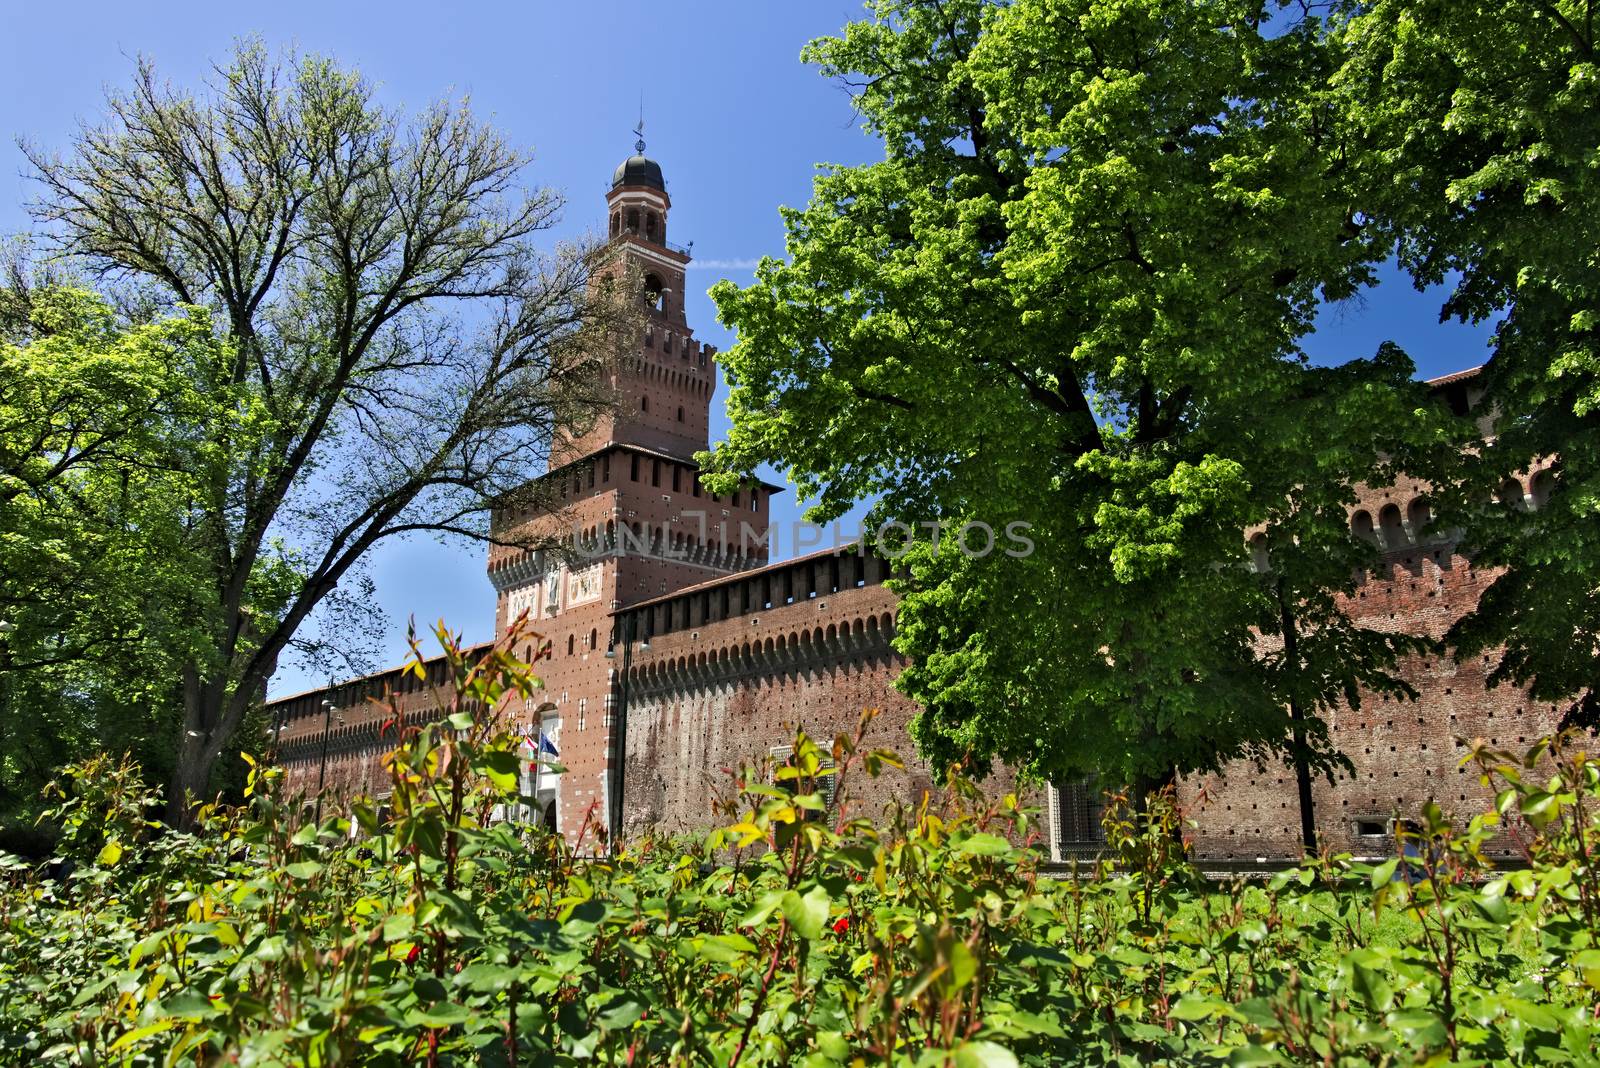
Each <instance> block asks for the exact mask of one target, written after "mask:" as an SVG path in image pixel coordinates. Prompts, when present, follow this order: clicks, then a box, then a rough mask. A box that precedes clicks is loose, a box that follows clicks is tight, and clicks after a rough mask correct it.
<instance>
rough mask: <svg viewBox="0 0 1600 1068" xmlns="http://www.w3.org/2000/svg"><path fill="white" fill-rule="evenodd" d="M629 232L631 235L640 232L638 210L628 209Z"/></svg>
mask: <svg viewBox="0 0 1600 1068" xmlns="http://www.w3.org/2000/svg"><path fill="white" fill-rule="evenodd" d="M628 231H629V232H630V233H638V232H639V209H638V208H629V209H628Z"/></svg>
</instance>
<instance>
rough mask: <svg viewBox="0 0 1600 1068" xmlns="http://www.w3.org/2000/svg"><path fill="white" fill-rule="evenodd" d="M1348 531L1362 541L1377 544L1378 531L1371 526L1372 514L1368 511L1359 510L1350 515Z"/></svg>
mask: <svg viewBox="0 0 1600 1068" xmlns="http://www.w3.org/2000/svg"><path fill="white" fill-rule="evenodd" d="M1350 533H1352V534H1354V535H1355V536H1356V537H1358V538H1360V539H1361V540H1362V541H1364V542H1368V543H1370V544H1372V545H1376V544H1378V532H1377V531H1376V530H1374V529H1373V527H1372V515H1371V513H1369V512H1366V511H1360V512H1357V513H1356V514H1355V515H1353V516H1351V517H1350Z"/></svg>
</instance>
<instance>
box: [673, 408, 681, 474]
mask: <svg viewBox="0 0 1600 1068" xmlns="http://www.w3.org/2000/svg"><path fill="white" fill-rule="evenodd" d="M678 418H679V420H682V419H683V409H682V408H679V409H678ZM682 474H683V469H682V468H681V467H679V466H678V465H677V464H673V465H672V492H673V493H677V492H678V479H679V476H681V475H682Z"/></svg>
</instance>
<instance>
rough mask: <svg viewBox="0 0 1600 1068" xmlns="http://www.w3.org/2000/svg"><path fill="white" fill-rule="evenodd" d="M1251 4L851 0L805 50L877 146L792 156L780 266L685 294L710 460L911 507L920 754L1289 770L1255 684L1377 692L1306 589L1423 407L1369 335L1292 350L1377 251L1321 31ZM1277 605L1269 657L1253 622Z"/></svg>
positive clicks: (904, 642) (888, 514)
mask: <svg viewBox="0 0 1600 1068" xmlns="http://www.w3.org/2000/svg"><path fill="white" fill-rule="evenodd" d="M1275 10H1276V5H1274V4H1262V3H1250V2H1241V0H1204V2H1198V3H1197V2H1191V0H1133V2H1129V0H1019V2H1016V3H1009V4H1001V3H986V2H981V0H954V2H935V0H882V2H878V3H873V4H870V5H869V14H870V17H869V18H868V19H866V20H863V21H859V22H855V23H852V24H850V25H849V26H847V27H846V28H845V30H844V31H843V33H842V34H841V35H839V36H837V37H832V38H824V39H821V40H818V41H815V42H813V43H812V44H811V45H810V46H809V47H808V48H807V50H806V52H805V58H806V59H808V60H810V61H811V62H814V63H816V64H817V65H818V66H819V67H820V68H821V70H822V72H823V73H824V74H825V75H827V76H830V77H836V78H838V79H840V80H842V81H844V82H845V83H846V84H847V85H848V86H850V87H852V88H853V89H855V90H857V96H856V104H857V107H858V110H859V111H860V113H861V115H862V118H863V120H864V122H865V125H866V128H867V129H868V130H869V132H871V133H873V134H875V135H877V136H878V137H880V138H881V139H882V141H883V144H884V159H883V160H882V161H880V162H876V163H872V164H869V165H865V166H857V167H835V168H825V169H824V170H823V172H822V173H821V175H820V176H819V177H818V178H817V179H816V183H815V188H814V193H813V198H812V201H811V203H810V204H809V205H808V206H806V207H805V208H804V209H800V210H787V211H785V212H784V221H785V224H786V226H787V230H788V243H787V252H788V259H787V261H785V262H779V261H776V260H768V261H765V262H764V263H763V264H762V266H761V267H760V269H759V270H758V272H757V278H756V281H755V283H754V284H753V285H751V286H749V287H746V288H743V289H741V288H739V287H737V286H735V285H733V284H731V283H728V282H724V283H721V284H720V285H718V286H717V287H715V288H714V289H713V290H712V296H713V298H714V299H715V300H716V301H717V304H718V309H719V312H720V314H721V317H722V319H723V320H724V322H726V323H727V324H728V325H730V326H731V327H734V328H736V329H737V330H738V332H739V340H738V343H737V344H736V345H735V346H733V347H732V349H731V350H729V351H728V352H727V353H725V354H724V356H723V365H724V367H725V369H726V371H727V374H728V377H729V380H730V382H731V384H732V395H731V398H730V402H729V410H730V414H731V416H732V418H733V426H732V428H731V430H730V431H729V435H728V438H727V440H726V442H724V443H722V444H721V445H719V446H718V447H717V449H716V450H715V452H714V453H713V454H711V456H710V457H709V458H706V459H707V463H708V465H709V467H710V469H711V470H713V471H714V472H718V473H719V474H717V475H714V476H713V477H712V478H711V480H710V481H711V482H712V483H713V484H714V485H716V486H719V487H721V488H724V489H727V488H729V487H731V486H732V485H733V484H734V481H735V480H736V479H737V477H738V476H739V475H741V474H743V473H748V472H749V471H751V470H753V469H754V468H755V466H756V465H757V464H760V463H767V462H771V463H776V464H778V465H780V466H782V467H785V468H787V469H788V471H789V473H790V475H791V477H793V478H794V479H795V480H796V482H797V485H798V487H799V491H800V492H801V493H802V494H804V495H808V496H812V497H814V498H815V499H816V501H817V504H816V507H815V509H814V511H813V516H814V517H815V518H827V517H831V516H833V515H836V514H839V513H840V512H842V511H843V510H844V509H845V508H847V507H848V506H849V505H851V504H852V503H854V502H855V501H856V500H859V499H861V498H863V497H867V496H877V497H878V499H879V504H878V507H877V510H876V511H875V512H874V517H873V518H874V521H875V522H882V521H883V520H886V519H895V520H899V521H901V522H903V523H906V524H923V523H934V522H942V523H944V524H945V525H946V527H945V530H946V538H945V543H944V544H943V545H941V546H940V547H937V548H936V547H934V546H932V545H930V544H928V543H927V541H926V540H925V541H924V542H923V543H922V544H920V545H919V546H918V547H917V549H915V550H914V551H913V553H912V555H911V556H910V558H909V559H908V560H907V561H906V566H907V570H908V574H907V575H906V577H905V579H904V581H903V582H902V583H901V585H900V587H899V592H900V593H901V594H902V597H903V601H902V608H901V615H900V631H899V635H900V636H899V639H898V645H899V648H900V649H901V650H902V651H903V652H905V653H907V654H909V655H910V657H911V664H910V665H909V667H908V668H907V670H906V671H905V672H904V673H903V674H902V675H901V676H900V683H899V684H900V686H901V687H902V689H903V690H904V691H905V692H906V693H907V694H908V695H910V696H912V697H913V698H915V699H916V700H917V702H918V703H919V704H920V705H921V707H922V709H923V711H922V713H921V715H920V716H919V717H918V719H917V721H916V725H915V727H914V734H915V737H916V740H917V743H918V745H919V747H920V748H921V750H922V751H923V752H924V753H925V754H927V755H929V756H930V757H931V758H932V761H933V763H935V765H937V766H943V765H944V764H946V763H948V762H949V761H951V760H953V759H956V758H959V757H963V756H968V755H970V756H971V757H973V758H974V759H976V760H977V761H979V762H980V763H981V762H984V761H987V760H989V759H991V758H998V759H1003V760H1006V761H1008V762H1011V763H1012V764H1013V765H1015V766H1018V767H1021V768H1024V769H1026V770H1027V771H1029V772H1033V773H1037V774H1039V775H1041V776H1061V775H1069V774H1074V773H1082V772H1089V771H1094V772H1099V773H1101V774H1104V775H1107V776H1110V777H1112V778H1120V779H1122V780H1124V781H1128V780H1133V779H1136V778H1139V777H1147V778H1151V779H1159V778H1162V777H1164V776H1166V775H1168V774H1169V773H1170V772H1171V769H1173V768H1174V767H1176V768H1178V769H1180V770H1182V771H1190V770H1195V769H1201V768H1210V767H1215V766H1217V765H1218V764H1220V763H1222V762H1225V761H1227V760H1229V759H1232V758H1236V757H1241V756H1248V757H1256V758H1262V759H1266V758H1275V757H1277V756H1279V755H1282V754H1284V753H1286V752H1288V753H1290V754H1291V755H1293V756H1295V757H1296V758H1297V759H1301V760H1304V761H1308V762H1311V763H1313V764H1317V765H1324V764H1327V763H1329V762H1331V761H1332V760H1333V759H1334V758H1333V756H1332V754H1330V753H1329V752H1328V751H1327V750H1328V746H1327V744H1326V737H1325V734H1324V733H1323V732H1322V730H1321V725H1320V723H1319V722H1316V721H1313V722H1309V723H1307V724H1306V726H1305V729H1304V731H1303V732H1302V733H1303V736H1302V737H1301V738H1299V739H1292V738H1291V737H1290V734H1289V731H1288V726H1287V724H1288V720H1287V717H1285V715H1284V713H1283V709H1284V705H1285V704H1286V703H1287V702H1288V701H1289V700H1291V699H1296V700H1298V701H1300V703H1301V704H1302V705H1303V706H1304V708H1305V710H1306V712H1307V713H1308V714H1309V713H1311V712H1313V711H1314V710H1316V709H1319V708H1322V707H1325V706H1327V705H1328V704H1331V703H1333V702H1335V701H1337V700H1340V699H1343V698H1344V697H1345V696H1346V695H1347V694H1350V693H1354V692H1357V690H1358V688H1359V687H1361V686H1372V687H1376V688H1377V689H1379V690H1385V691H1393V690H1398V689H1401V687H1398V685H1397V684H1396V683H1395V681H1394V679H1393V676H1392V671H1391V669H1392V667H1393V665H1394V663H1395V660H1396V658H1397V657H1398V656H1399V655H1400V654H1402V653H1403V652H1405V651H1406V648H1407V643H1406V642H1405V641H1404V640H1397V639H1395V638H1394V637H1393V636H1390V635H1385V634H1379V633H1375V632H1370V631H1365V630H1362V629H1361V628H1359V627H1357V626H1355V625H1354V624H1353V623H1352V622H1351V621H1350V620H1349V619H1348V618H1346V617H1345V616H1344V614H1343V613H1342V612H1339V611H1337V610H1336V607H1335V605H1336V600H1335V595H1336V594H1337V593H1339V592H1342V591H1345V590H1347V589H1348V588H1349V587H1350V584H1351V582H1352V575H1353V573H1354V570H1355V567H1356V566H1357V565H1359V564H1360V563H1361V562H1362V561H1363V560H1364V558H1365V555H1366V552H1367V550H1366V548H1365V547H1364V546H1362V545H1361V544H1359V543H1357V542H1355V541H1354V539H1352V538H1351V537H1350V534H1349V531H1348V527H1347V520H1346V506H1347V505H1348V504H1349V503H1351V502H1352V501H1353V500H1354V496H1353V493H1354V490H1353V485H1354V484H1355V483H1359V482H1366V483H1368V484H1372V485H1382V484H1385V483H1386V482H1387V481H1388V480H1389V479H1391V478H1392V477H1393V472H1394V467H1393V463H1396V462H1402V461H1403V462H1404V463H1405V464H1406V466H1407V468H1408V470H1409V471H1410V473H1411V474H1413V475H1419V476H1420V475H1426V474H1427V473H1429V470H1430V468H1431V465H1432V463H1433V461H1434V459H1435V457H1434V455H1433V450H1434V449H1435V448H1437V447H1438V446H1443V445H1448V444H1450V443H1452V442H1453V441H1454V440H1456V439H1455V431H1454V430H1453V429H1452V428H1451V427H1450V426H1449V425H1448V420H1446V419H1444V418H1443V417H1442V416H1441V415H1439V414H1437V413H1434V412H1431V411H1430V410H1429V409H1428V406H1427V404H1426V402H1425V399H1424V397H1423V396H1422V394H1421V392H1420V391H1419V389H1418V387H1417V386H1416V385H1415V384H1414V383H1412V382H1411V381H1410V380H1411V378H1412V371H1413V369H1412V367H1411V365H1410V363H1409V361H1408V360H1407V359H1406V358H1405V357H1404V355H1403V354H1402V353H1400V352H1398V350H1395V349H1393V348H1392V347H1385V348H1384V349H1383V350H1382V351H1381V352H1379V353H1377V354H1375V356H1374V358H1373V359H1371V360H1354V361H1351V362H1349V363H1348V364H1345V365H1343V366H1340V367H1338V368H1333V369H1327V368H1310V367H1308V366H1306V365H1305V361H1304V359H1303V354H1302V353H1301V351H1300V349H1299V344H1298V342H1299V339H1300V338H1302V337H1303V336H1304V335H1305V334H1306V333H1307V332H1309V330H1310V329H1311V326H1312V323H1313V319H1314V317H1315V315H1316V313H1317V310H1318V308H1319V307H1320V306H1321V305H1322V304H1323V303H1324V302H1327V301H1337V300H1341V299H1345V298H1347V297H1349V296H1351V295H1353V294H1354V293H1356V292H1357V291H1358V290H1359V289H1360V288H1361V287H1362V286H1363V285H1365V284H1366V283H1368V282H1369V281H1370V279H1371V265H1372V264H1373V263H1374V262H1376V261H1378V260H1381V259H1382V258H1383V256H1384V254H1385V246H1384V244H1383V240H1384V239H1383V238H1382V237H1381V236H1379V235H1377V234H1376V232H1375V231H1369V230H1367V229H1366V228H1364V227H1363V226H1362V225H1361V223H1360V220H1359V219H1358V218H1357V217H1356V216H1355V215H1354V214H1353V211H1354V207H1353V204H1354V202H1353V194H1352V193H1351V192H1350V191H1349V189H1348V188H1347V187H1346V176H1345V171H1346V169H1347V168H1346V167H1345V166H1344V164H1343V163H1342V158H1343V154H1344V151H1345V148H1346V143H1345V139H1344V137H1343V134H1342V131H1341V127H1340V124H1339V121H1338V117H1339V113H1338V99H1337V96H1336V94H1335V93H1334V92H1333V91H1332V89H1331V87H1330V82H1329V79H1330V77H1331V75H1332V73H1333V72H1334V70H1336V69H1337V66H1338V63H1339V60H1340V53H1339V50H1338V48H1337V47H1336V45H1335V44H1334V43H1333V42H1331V40H1330V38H1329V36H1328V34H1327V33H1326V32H1325V27H1324V26H1323V24H1322V23H1321V22H1320V21H1319V20H1318V19H1316V18H1310V17H1308V18H1304V19H1301V20H1299V21H1295V22H1292V23H1288V22H1286V21H1283V20H1277V21H1275V20H1272V19H1269V17H1268V16H1269V14H1270V13H1271V12H1273V11H1275ZM968 522H982V523H985V524H987V525H988V526H989V527H990V528H992V529H993V530H995V531H996V532H999V531H1001V530H1004V529H1005V528H1006V527H1007V526H1008V524H1012V523H1025V524H1029V525H1031V533H1030V536H1031V538H1032V539H1033V551H1032V552H1031V553H1028V554H1027V555H1026V556H1025V557H1023V558H1020V559H1018V558H1013V557H1012V556H1009V555H1006V554H1005V553H1003V552H1001V551H999V550H996V551H994V552H991V553H989V555H987V556H984V557H981V558H973V557H972V556H970V555H963V554H962V553H959V552H957V551H956V549H955V547H954V545H953V544H950V542H951V540H952V539H951V535H952V534H953V532H955V531H958V530H959V529H961V528H962V527H963V525H964V524H966V523H968ZM1257 530H1261V531H1264V532H1265V534H1266V536H1267V538H1268V540H1269V541H1270V542H1271V543H1272V545H1273V546H1274V547H1275V549H1276V550H1277V557H1278V564H1277V567H1276V568H1275V578H1274V580H1273V581H1272V582H1270V583H1269V582H1264V581H1261V580H1259V579H1258V578H1257V576H1256V575H1254V574H1252V573H1251V570H1250V568H1249V567H1248V566H1247V565H1248V562H1249V556H1248V553H1247V551H1246V547H1245V535H1246V532H1254V531H1257ZM978 544H979V545H980V546H981V544H982V542H981V541H979V542H978ZM1285 606H1288V607H1289V608H1291V609H1294V610H1296V611H1298V612H1299V613H1300V617H1299V618H1300V619H1301V624H1302V625H1303V626H1304V627H1305V628H1306V629H1307V632H1308V633H1307V634H1306V639H1307V640H1306V641H1304V642H1303V643H1302V645H1301V647H1300V650H1299V655H1298V656H1296V657H1292V658H1290V657H1285V656H1282V655H1279V654H1278V653H1277V652H1276V651H1275V648H1274V645H1273V642H1272V641H1271V640H1267V641H1262V640H1261V635H1262V634H1263V633H1265V634H1268V635H1276V634H1278V633H1279V632H1280V630H1281V629H1282V619H1283V615H1284V612H1283V609H1284V607H1285Z"/></svg>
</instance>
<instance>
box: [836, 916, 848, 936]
mask: <svg viewBox="0 0 1600 1068" xmlns="http://www.w3.org/2000/svg"><path fill="white" fill-rule="evenodd" d="M833 930H834V933H835V934H844V933H845V932H846V931H848V930H850V917H848V916H840V917H839V918H838V919H837V920H834V921H833Z"/></svg>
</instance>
